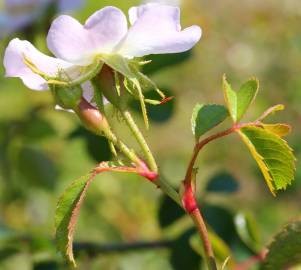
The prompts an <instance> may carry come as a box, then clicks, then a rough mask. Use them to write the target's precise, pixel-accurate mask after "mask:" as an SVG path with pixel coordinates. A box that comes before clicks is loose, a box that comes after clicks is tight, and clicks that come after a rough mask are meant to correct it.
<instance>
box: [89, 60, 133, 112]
mask: <svg viewBox="0 0 301 270" xmlns="http://www.w3.org/2000/svg"><path fill="white" fill-rule="evenodd" d="M116 76H117V77H116ZM123 81H124V77H123V76H122V75H121V74H119V73H114V70H113V69H112V68H110V67H109V66H107V65H103V67H102V69H101V71H100V72H99V74H98V75H97V76H96V77H95V78H94V79H93V82H94V84H95V85H96V87H97V88H98V89H99V90H100V91H101V92H102V93H103V95H104V96H105V98H106V99H107V100H108V101H109V102H110V103H111V104H113V105H114V106H116V107H117V108H119V109H121V110H122V109H124V108H125V105H126V103H127V99H128V96H129V95H128V94H127V91H126V89H125V88H124V83H123ZM117 88H119V89H117Z"/></svg>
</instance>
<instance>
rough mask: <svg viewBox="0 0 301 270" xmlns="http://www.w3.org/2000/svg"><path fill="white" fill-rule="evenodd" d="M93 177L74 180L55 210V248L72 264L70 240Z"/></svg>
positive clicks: (93, 175)
mask: <svg viewBox="0 0 301 270" xmlns="http://www.w3.org/2000/svg"><path fill="white" fill-rule="evenodd" d="M94 177H95V174H88V175H85V176H83V177H81V178H79V179H77V180H76V181H74V182H73V183H72V185H71V186H69V187H68V188H67V190H66V191H65V192H64V194H63V195H62V197H61V198H60V200H59V202H58V205H57V209H56V212H55V228H56V235H55V239H56V244H57V248H58V250H59V251H60V252H61V253H62V254H63V256H64V257H66V259H67V260H68V261H70V262H71V263H72V264H73V265H74V266H75V260H74V256H73V250H72V242H73V234H74V229H75V223H76V219H77V217H78V214H79V210H80V207H81V204H82V202H83V200H84V197H85V195H86V192H87V189H88V187H89V185H90V183H91V182H92V180H93V179H94Z"/></svg>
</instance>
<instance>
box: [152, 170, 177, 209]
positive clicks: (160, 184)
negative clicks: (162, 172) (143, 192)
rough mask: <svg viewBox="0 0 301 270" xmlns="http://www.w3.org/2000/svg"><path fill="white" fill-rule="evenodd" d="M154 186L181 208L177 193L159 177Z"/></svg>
mask: <svg viewBox="0 0 301 270" xmlns="http://www.w3.org/2000/svg"><path fill="white" fill-rule="evenodd" d="M154 184H155V185H156V186H157V187H158V188H160V189H161V190H162V192H163V193H164V194H166V195H167V196H168V197H169V198H171V199H172V200H173V201H174V202H175V203H177V204H178V205H179V206H180V207H182V208H183V205H182V203H181V199H180V196H179V193H178V192H177V191H176V190H175V189H174V188H173V187H172V186H171V185H170V184H169V183H168V182H167V181H166V180H165V179H163V178H162V176H160V178H158V179H157V180H156V181H155V182H154Z"/></svg>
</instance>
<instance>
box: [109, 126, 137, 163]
mask: <svg viewBox="0 0 301 270" xmlns="http://www.w3.org/2000/svg"><path fill="white" fill-rule="evenodd" d="M104 135H105V136H106V138H107V139H109V140H110V141H111V142H112V143H113V144H114V145H115V146H116V147H117V148H118V149H119V150H120V151H121V152H122V153H123V154H124V155H125V156H126V157H127V158H128V159H129V160H131V161H132V162H134V163H135V164H136V165H138V166H141V165H142V164H141V163H142V161H141V159H140V158H139V157H138V156H137V155H136V154H135V152H134V151H133V150H131V149H129V148H128V147H127V146H126V144H125V143H123V142H122V141H121V140H120V139H118V138H117V136H116V135H115V134H114V133H113V132H112V131H111V130H110V129H107V130H105V131H104Z"/></svg>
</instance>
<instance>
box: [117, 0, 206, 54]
mask: <svg viewBox="0 0 301 270" xmlns="http://www.w3.org/2000/svg"><path fill="white" fill-rule="evenodd" d="M129 16H130V22H131V24H132V26H131V28H130V29H129V31H128V34H127V36H126V37H125V39H124V40H123V42H122V43H121V44H120V45H119V49H118V53H119V54H121V55H123V56H125V57H128V58H132V57H141V56H144V55H148V54H164V53H179V52H184V51H187V50H190V49H191V48H192V47H193V46H194V45H195V44H196V43H197V42H198V41H199V40H200V38H201V34H202V31H201V29H200V27H198V26H191V27H188V28H186V29H184V30H182V31H181V25H180V9H179V8H178V7H173V6H168V5H161V4H156V3H152V4H146V5H143V6H140V7H133V8H131V9H130V11H129Z"/></svg>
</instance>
